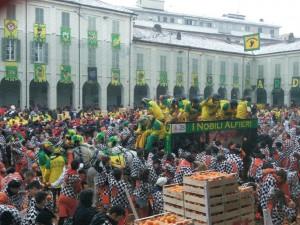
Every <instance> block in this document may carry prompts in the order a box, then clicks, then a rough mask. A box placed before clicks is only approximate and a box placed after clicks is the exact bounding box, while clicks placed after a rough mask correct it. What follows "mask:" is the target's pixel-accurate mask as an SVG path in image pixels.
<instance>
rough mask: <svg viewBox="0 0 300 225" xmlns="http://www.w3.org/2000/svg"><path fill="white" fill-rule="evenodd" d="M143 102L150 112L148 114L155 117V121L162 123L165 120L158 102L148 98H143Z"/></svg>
mask: <svg viewBox="0 0 300 225" xmlns="http://www.w3.org/2000/svg"><path fill="white" fill-rule="evenodd" d="M142 102H143V104H144V105H145V106H146V109H147V110H148V113H149V114H150V115H153V116H154V118H155V119H158V120H160V121H162V120H164V114H163V112H162V111H161V108H160V107H159V106H158V104H157V103H156V101H154V100H151V99H148V98H143V99H142Z"/></svg>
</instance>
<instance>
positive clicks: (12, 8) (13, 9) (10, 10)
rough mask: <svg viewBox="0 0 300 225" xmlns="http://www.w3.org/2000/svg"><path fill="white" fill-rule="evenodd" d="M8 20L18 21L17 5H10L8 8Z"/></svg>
mask: <svg viewBox="0 0 300 225" xmlns="http://www.w3.org/2000/svg"><path fill="white" fill-rule="evenodd" d="M6 10H7V11H6V18H7V19H11V20H15V19H16V6H15V5H8V6H7V8H6Z"/></svg>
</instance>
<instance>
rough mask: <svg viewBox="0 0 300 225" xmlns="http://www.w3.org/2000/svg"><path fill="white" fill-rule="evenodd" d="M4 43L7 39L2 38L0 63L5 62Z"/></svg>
mask: <svg viewBox="0 0 300 225" xmlns="http://www.w3.org/2000/svg"><path fill="white" fill-rule="evenodd" d="M6 41H7V39H6V38H2V42H1V44H2V45H1V50H2V54H1V56H2V61H6V55H5V54H6V49H5V48H6Z"/></svg>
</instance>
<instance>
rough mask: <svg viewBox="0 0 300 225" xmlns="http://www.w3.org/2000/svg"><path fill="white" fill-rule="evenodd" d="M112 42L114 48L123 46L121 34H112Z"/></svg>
mask: <svg viewBox="0 0 300 225" xmlns="http://www.w3.org/2000/svg"><path fill="white" fill-rule="evenodd" d="M111 44H112V47H113V48H120V47H121V39H120V34H111Z"/></svg>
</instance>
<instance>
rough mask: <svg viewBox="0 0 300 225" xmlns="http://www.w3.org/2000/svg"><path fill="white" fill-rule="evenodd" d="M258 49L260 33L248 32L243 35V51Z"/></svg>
mask: <svg viewBox="0 0 300 225" xmlns="http://www.w3.org/2000/svg"><path fill="white" fill-rule="evenodd" d="M259 49H260V35H259V33H257V34H250V35H246V36H244V50H245V51H254V50H259Z"/></svg>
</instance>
